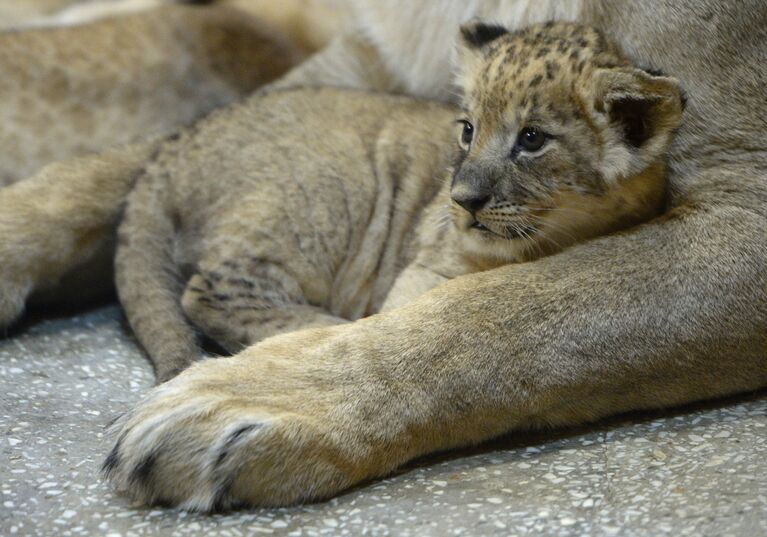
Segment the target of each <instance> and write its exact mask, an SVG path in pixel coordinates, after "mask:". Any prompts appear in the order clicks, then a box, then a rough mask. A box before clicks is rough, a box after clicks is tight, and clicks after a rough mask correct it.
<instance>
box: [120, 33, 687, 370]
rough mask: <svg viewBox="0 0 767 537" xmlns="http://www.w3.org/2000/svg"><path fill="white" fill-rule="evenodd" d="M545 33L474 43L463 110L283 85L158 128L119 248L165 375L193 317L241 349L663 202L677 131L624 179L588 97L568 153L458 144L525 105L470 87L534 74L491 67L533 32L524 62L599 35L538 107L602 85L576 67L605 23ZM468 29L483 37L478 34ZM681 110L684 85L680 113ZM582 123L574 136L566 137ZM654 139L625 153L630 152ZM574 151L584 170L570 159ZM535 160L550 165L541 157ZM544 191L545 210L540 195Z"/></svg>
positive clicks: (144, 337) (513, 258)
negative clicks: (473, 128)
mask: <svg viewBox="0 0 767 537" xmlns="http://www.w3.org/2000/svg"><path fill="white" fill-rule="evenodd" d="M486 28H487V27H480V28H478V29H474V30H466V31H467V32H470V31H474V32H477V33H481V32H484V33H487V31H488V30H487V29H486ZM535 31H538V32H539V34H535V35H536V36H537V37H536V38H535V39H533V38H531V35H533V34H532V33H529V32H528V34H520V35H517V36H508V37H506V38H505V40H506V48H501V47H495V48H493V49H488V50H487V51H484V52H482V51H480V50H477V51H475V52H472V54H474V55H475V56H477V58H475V60H476V61H475V62H474V63H478V64H479V65H478V66H475V67H477V69H476V70H477V73H474V74H471V75H469V76H470V77H471V78H472V79H473V80H474V82H473V83H465V85H466V87H467V88H469V89H470V91H467V98H466V102H465V103H464V104H465V106H464V109H463V110H461V111H459V110H458V109H455V108H452V107H449V106H446V105H442V104H438V103H431V102H426V101H422V100H416V99H411V98H406V97H397V96H392V95H383V94H372V93H361V92H357V91H351V90H341V89H330V88H325V89H294V90H287V91H274V92H271V93H267V94H266V95H263V96H257V97H253V98H250V99H248V100H247V101H246V102H244V103H243V104H241V105H238V106H235V107H231V108H229V109H226V110H224V111H221V112H219V113H216V114H214V115H213V116H212V117H210V118H209V119H207V120H205V121H203V122H201V123H200V124H198V125H197V127H196V128H194V129H190V130H189V131H186V132H184V133H183V134H182V135H181V136H180V137H179V138H177V139H174V140H171V141H169V142H167V143H165V144H164V145H163V146H162V147H161V148H160V150H159V152H158V155H157V157H156V158H155V159H154V161H153V162H151V163H150V164H149V166H148V167H147V168H146V170H145V172H144V174H143V176H142V177H141V178H139V180H138V182H137V186H136V188H135V190H134V192H133V193H132V195H131V196H130V198H129V202H128V207H127V210H126V214H125V218H124V221H123V223H122V225H121V227H120V232H119V239H120V240H119V246H118V252H117V262H116V269H117V287H118V291H119V294H120V299H121V301H122V304H123V306H124V307H125V310H126V313H127V315H128V318H129V320H130V322H131V325H132V326H133V328H134V330H135V331H136V333H137V335H138V337H139V339H140V340H141V342H142V343H143V345H144V346H145V348H146V349H147V351H148V352H149V354H150V356H151V357H152V358H153V360H154V361H155V365H156V368H157V373H158V377H159V378H160V379H161V380H163V379H167V378H169V377H170V376H172V375H174V374H175V373H176V372H178V371H179V370H181V369H183V368H184V367H186V366H187V365H188V362H189V360H190V357H193V356H196V355H199V349H198V347H197V342H196V335H195V333H194V331H193V330H192V328H191V327H190V326H189V325H188V324H187V322H186V319H189V320H191V321H192V322H193V324H194V325H196V326H197V327H198V328H199V329H201V330H202V331H203V332H204V333H205V334H206V335H208V336H210V337H212V338H213V339H215V340H216V341H218V342H219V343H221V344H222V345H223V346H224V347H226V348H227V349H228V350H232V351H234V350H239V349H240V348H242V347H243V346H246V345H249V344H252V343H255V342H256V341H259V340H261V339H263V338H265V337H268V336H271V335H275V334H278V333H281V332H287V331H293V330H297V329H300V328H306V327H311V326H321V325H327V324H336V323H339V322H343V321H344V320H354V319H358V318H360V317H362V316H365V315H368V314H372V313H376V312H378V311H381V310H382V309H390V308H394V307H399V306H401V305H403V304H405V303H407V302H409V301H410V300H412V299H414V298H415V297H417V296H419V295H420V294H422V293H423V292H425V291H428V290H429V289H431V288H433V287H435V286H436V285H438V284H440V283H442V282H443V281H445V280H447V279H450V278H453V277H456V276H459V275H463V274H467V273H471V272H476V271H480V270H485V269H489V268H494V267H497V266H500V265H501V264H505V263H509V262H519V261H526V260H531V259H534V258H535V257H539V256H541V255H545V254H547V253H552V252H554V251H557V250H558V249H561V248H562V247H564V246H567V245H568V244H572V243H573V242H577V241H579V240H583V239H587V238H590V237H593V236H597V235H600V234H604V233H608V232H611V231H614V230H616V229H621V228H623V227H626V226H628V225H631V224H634V223H637V222H641V221H643V220H645V219H647V218H649V217H651V216H653V215H654V214H656V213H657V211H658V208H659V206H660V204H661V202H662V198H663V191H664V165H663V162H664V158H665V152H664V150H665V149H666V148H667V145H668V140H669V139H670V136H668V135H666V134H663V137H662V139H660V140H656V141H655V142H654V145H653V147H655V148H656V149H657V151H656V152H655V153H653V154H652V158H650V157H647V158H644V160H643V162H642V163H641V165H637V166H634V168H635V169H632V172H631V173H630V174H628V172H626V173H624V175H622V176H617V175H613V176H607V175H606V173H605V172H604V171H603V170H602V168H600V166H601V165H602V162H603V160H604V157H603V155H604V154H610V152H611V151H613V152H614V151H617V150H618V149H620V148H621V147H623V145H624V141H623V140H622V139H621V136H620V135H618V134H615V133H613V130H614V129H613V127H614V124H613V123H614V122H613V121H612V120H610V121H608V120H605V121H604V125H603V126H602V127H601V131H600V132H599V134H598V135H596V136H595V138H599V139H602V140H603V141H602V142H601V145H600V146H599V148H598V150H596V151H595V150H594V148H593V147H589V146H588V145H587V144H588V141H584V140H585V136H582V135H581V133H580V131H579V130H578V128H579V126H580V127H582V126H583V125H585V124H587V123H588V121H587V120H586V119H584V118H583V117H582V116H585V115H587V114H590V113H592V112H591V110H590V109H589V110H583V111H573V112H571V113H570V114H569V116H571V117H572V118H577V119H575V120H574V121H573V123H572V124H568V125H566V126H565V127H559V128H560V131H558V132H559V133H560V134H559V135H558V136H557V141H556V144H559V145H554V147H553V149H552V151H553V152H554V153H557V152H558V153H559V154H561V155H564V157H562V156H560V157H556V156H554V157H552V156H551V155H550V154H549V153H550V152H548V151H547V152H546V153H545V154H544V157H545V158H541V159H540V161H539V160H538V159H537V157H536V156H535V155H527V156H524V159H525V160H521V161H519V162H518V161H517V160H518V159H516V157H509V156H508V155H507V150H506V149H505V148H504V147H502V148H501V150H500V151H495V152H494V155H489V156H488V155H486V154H482V153H477V151H474V149H473V148H472V150H471V151H469V150H468V149H467V148H463V149H461V147H460V146H459V144H458V143H456V140H455V122H456V119H457V118H458V117H460V116H459V114H466V113H468V111H470V112H471V113H473V114H474V115H476V116H477V117H479V116H480V115H481V114H491V115H492V113H493V112H494V111H495V112H497V113H503V114H507V115H508V114H511V116H513V117H516V114H518V113H519V110H520V107H519V106H517V105H515V104H514V103H511V104H510V103H509V102H507V101H504V100H503V99H502V98H501V97H500V96H495V97H493V98H492V99H491V100H487V99H482V98H477V96H476V95H475V94H476V93H477V92H479V94H480V95H482V92H483V91H488V90H487V89H480V90H475V89H474V88H475V87H476V86H479V85H480V84H484V85H485V86H486V87H487V88H490V89H493V88H495V87H496V86H497V85H498V83H499V81H500V82H502V83H508V84H509V86H510V87H514V86H513V85H511V83H514V82H519V83H518V84H517V86H518V87H519V88H523V87H527V86H526V85H527V84H528V82H526V81H525V80H526V79H527V78H530V76H527V74H526V73H525V72H524V71H520V69H516V70H515V69H513V68H510V69H507V70H502V71H497V72H496V73H495V74H494V75H492V76H488V75H487V74H486V71H487V70H486V69H483V68H482V66H483V65H488V64H489V65H494V64H496V63H497V57H498V56H499V55H502V56H508V55H509V54H508V50H510V49H511V48H515V47H516V48H519V47H520V46H521V45H520V43H522V42H524V43H528V42H529V50H525V51H524V54H522V55H521V56H520V57H517V58H514V61H517V62H524V61H526V60H525V58H528V57H534V56H535V53H536V47H547V48H548V49H549V50H550V47H551V45H550V39H548V38H547V37H546V36H554V37H555V38H557V39H561V40H563V41H567V42H568V43H573V46H576V45H575V43H579V42H580V41H582V40H583V39H584V36H585V35H588V36H590V37H591V42H592V45H591V46H592V47H594V49H595V50H596V52H593V53H590V54H586V50H585V48H586V45H577V46H580V47H582V48H584V50H583V51H582V52H581V54H579V58H570V54H571V52H570V49H569V48H568V49H567V50H566V51H564V52H563V53H562V55H563V57H564V58H565V60H563V62H562V63H561V65H560V67H559V70H560V72H565V74H560V76H559V77H558V78H556V79H554V78H553V77H552V79H551V83H550V84H548V85H547V84H546V83H541V81H540V80H539V81H538V83H537V84H536V85H538V84H539V85H540V86H541V88H544V89H540V88H537V89H536V88H532V86H530V87H527V90H528V93H529V95H530V96H531V100H532V101H533V102H536V103H538V105H539V106H541V107H546V109H547V110H551V109H552V107H553V109H556V107H557V106H559V103H558V101H557V99H559V100H564V101H566V100H567V99H575V98H576V97H579V96H580V98H583V99H587V100H589V102H590V100H591V99H593V98H595V97H594V96H593V94H594V93H595V91H596V92H597V93H598V91H597V90H600V89H602V87H601V86H597V87H596V90H595V89H594V88H592V87H591V83H590V81H589V80H590V78H589V77H588V76H587V75H585V74H584V73H585V72H584V66H581V68H580V69H577V68H576V67H577V66H578V65H579V64H581V63H585V64H586V65H585V68H586V69H595V70H596V69H599V68H601V64H602V63H604V61H605V60H604V58H603V55H600V54H601V48H599V47H601V46H602V45H601V44H600V39H601V37H600V36H598V34H596V33H594V32H591V31H589V30H586V29H582V28H579V27H575V26H567V25H559V26H551V27H547V28H546V29H539V30H535ZM531 32H532V30H531ZM546 32H548V33H546ZM588 32H591V33H588ZM540 36H543V37H540ZM467 39H469V40H470V41H473V42H474V44H470V45H469V46H471V47H475V45H477V43H476V36H475V37H472V36H469V37H468V38H467ZM518 42H519V43H518ZM477 46H478V45H477ZM482 47H484V44H482V45H481V46H479V48H482ZM604 54H607V60H606V61H607V62H608V64H609V65H611V66H612V65H613V64H614V65H615V66H616V68H618V67H619V68H621V69H623V70H622V71H620V73H618V71H616V73H618V74H616V76H621V77H624V78H625V77H629V78H630V80H631V81H633V80H634V79H635V78H636V77H637V76H638V77H640V79H641V81H642V83H646V82H647V81H646V80H645V78H648V79H649V77H648V75H646V74H644V73H642V74H641V75H638V74H636V73H634V72H633V70H632V71H626V70H625V69H624V68H627V67H628V66H627V62H625V60H623V59H622V57H620V56H619V55H618V53H617V52H613V51H607V52H605V53H604ZM566 58H570V59H569V60H567V59H566ZM546 60H547V61H549V62H551V61H552V60H551V59H550V58H548V57H546ZM568 62H569V63H568ZM600 62H601V63H600ZM571 65H572V66H573V67H572V72H570V66H571ZM611 68H612V67H611ZM603 71H604V69H603ZM483 72H484V73H485V74H484V75H483V74H482V73H483ZM602 74H604V73H602ZM607 74H615V73H613V72H612V71H609V72H607ZM584 77H585V78H586V79H587V81H586V82H584V81H583V80H580V79H581V78H584ZM597 78H598V77H597ZM517 79H519V80H517ZM621 80H623V78H621ZM658 80H659V79H654V80H653V81H652V82H653V84H656V85H658V84H661V85H663V87H666V86H668V87H670V88H671V90H669V91H671V92H672V93H673V89H674V88H676V86H675V85H674V83H672V82H669V79H664V80H665V82H663V81H660V82H659V81H658ZM477 81H480V82H477ZM573 81H578V82H579V84H580V85H582V86H584V88H583V90H582V92H581V93H578V94H577V95H575V96H570V95H569V94H563V93H562V88H571V87H573V86H574V84H572V83H571V82H573ZM610 87H612V86H610ZM533 89H535V91H533ZM572 91H574V90H572ZM622 91H623V90H622ZM640 93H641V92H640ZM636 97H637V98H638V97H640V95H639V94H637V95H636ZM596 98H597V99H598V98H601V97H596ZM632 98H633V97H632ZM655 100H663V99H661V98H660V97H658V99H655ZM472 101H477V102H478V103H479V104H477V103H473V104H472ZM653 102H655V101H653ZM467 103H469V104H468V105H467ZM678 108H679V102H678V94H677V103H676V105H675V107H674V106H672V112H673V113H674V114H676V115H675V116H674V117H676V119H677V120H678V115H679V114H678ZM525 110H527V111H528V115H529V114H530V113H529V108H528V109H525ZM533 112H535V111H534V110H533ZM578 114H580V115H581V116H578ZM496 115H497V114H496ZM565 115H568V114H565ZM533 116H534V117H543V116H542V113H541V112H537V113H534V114H533ZM480 121H481V122H480V123H478V125H479V127H478V129H479V133H480V134H481V135H482V136H484V137H485V138H492V137H496V138H498V137H501V135H503V136H506V137H507V134H505V133H507V131H508V130H509V129H508V128H507V125H506V124H504V123H503V122H501V121H499V122H498V125H499V126H498V128H497V129H495V130H494V131H492V130H491V129H490V128H489V127H488V126H489V125H490V124H491V122H490V121H488V120H480ZM515 121H516V120H515ZM525 121H527V120H525ZM594 121H598V118H597V119H595V120H594ZM670 121H672V120H670ZM451 124H452V126H451ZM515 128H517V129H519V128H521V124H520V125H519V126H517V127H515ZM568 129H569V130H568ZM611 129H612V130H611ZM571 133H575V135H577V136H576V138H577V140H576V142H581V145H580V146H578V145H576V146H568V143H572V140H573V137H574V136H573V135H572V134H571ZM664 133H665V131H664ZM613 134H614V136H613V138H615V140H614V141H613V140H611V139H610V138H609V137H610V136H611V135H613ZM658 136H660V135H658ZM656 137H657V136H656ZM513 139H514V138H513V137H512V142H513ZM653 139H654V138H653ZM480 140H481V139H480ZM604 140H606V141H604ZM501 143H502V144H505V143H506V142H505V141H504V140H501ZM554 143H555V142H552V144H554ZM584 144H586V145H584ZM594 144H596V142H595V143H594ZM512 146H513V144H512ZM477 147H478V148H480V149H481V147H482V144H477ZM562 147H564V148H565V149H564V150H563V149H562ZM573 147H576V149H573ZM568 150H569V152H568ZM643 151H645V149H642V150H640V148H639V147H637V148H635V149H632V150H631V151H630V152H628V153H627V154H629V155H632V157H631V158H633V159H635V160H636V159H638V158H640V156H641V155H642V154H643ZM573 154H574V155H575V157H576V162H577V163H578V165H579V166H580V167H572V166H571V167H570V168H568V167H567V166H568V162H571V160H572V157H568V156H569V155H570V156H571V155H573ZM621 154H622V153H621ZM546 155H548V156H546ZM552 158H553V159H554V160H552ZM568 158H571V160H567V159H568ZM613 160H614V159H613ZM477 162H479V163H480V164H481V165H478V164H477ZM538 162H541V163H542V164H541V165H542V166H543V168H540V166H539V168H536V163H538ZM552 162H553V163H554V164H552ZM547 163H548V164H547ZM611 163H612V161H611ZM509 166H511V168H509ZM546 166H548V168H546ZM611 166H613V167H614V165H613V164H611ZM630 166H633V164H631V163H627V164H626V165H625V166H624V168H625V169H626V170H628V169H629V167H630ZM502 167H505V168H503V170H504V171H502V173H500V174H499V172H498V171H497V170H499V169H501V168H502ZM488 170H490V172H488ZM541 170H543V171H541ZM563 170H564V172H563ZM451 173H454V177H453V180H452V184H451V181H450V180H449V176H450V175H451ZM488 173H490V174H492V177H490V176H489V175H488ZM542 174H543V175H542ZM563 174H564V175H563ZM483 177H484V179H483ZM488 177H489V178H488ZM483 180H486V181H490V184H488V186H487V192H488V193H490V192H491V191H492V192H493V194H492V196H490V194H488V196H487V197H486V200H487V204H486V205H485V206H484V207H483V208H478V209H477V210H474V209H471V208H469V209H466V208H465V205H466V202H465V201H458V200H456V196H458V195H459V194H460V195H465V194H466V192H467V191H470V190H471V189H472V188H475V187H478V185H479V182H481V181H483ZM480 186H481V185H480ZM482 188H485V187H484V186H483V187H482ZM519 192H521V194H519ZM451 196H452V198H453V200H454V201H455V203H453V201H451ZM563 200H564V201H563ZM483 203H484V202H483ZM459 204H460V205H461V206H460V207H459ZM542 204H547V205H548V208H547V209H546V211H548V212H544V211H542V210H541V209H540V208H539V207H536V206H537V205H542ZM462 207H463V208H462ZM562 214H564V216H562ZM536 215H538V216H536ZM584 215H585V216H584ZM520 218H521V220H520ZM533 218H535V219H534V220H532V219H533ZM479 224H481V225H479ZM524 229H527V230H528V231H521V232H519V231H515V230H524ZM530 235H532V237H531V236H530ZM552 236H555V237H556V240H555V239H552V238H551V237H552ZM405 267H407V269H406V270H404V272H403V269H405ZM400 273H402V274H401V277H400V278H399V279H397V278H398V276H400ZM395 281H396V283H395Z"/></svg>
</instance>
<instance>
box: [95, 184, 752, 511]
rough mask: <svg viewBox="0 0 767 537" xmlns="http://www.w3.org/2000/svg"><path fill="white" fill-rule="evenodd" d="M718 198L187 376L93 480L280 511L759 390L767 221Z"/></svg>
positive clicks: (148, 497)
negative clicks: (568, 429) (531, 440)
mask: <svg viewBox="0 0 767 537" xmlns="http://www.w3.org/2000/svg"><path fill="white" fill-rule="evenodd" d="M730 177H731V178H730V179H727V180H726V184H730V185H732V184H735V181H736V178H735V176H730ZM758 184H759V182H757V181H753V182H751V183H750V185H751V187H752V189H753V190H752V193H753V192H757V191H758V192H761V193H762V194H761V195H763V196H764V195H767V193H765V191H764V188H763V187H761V189H759V188H758ZM723 196H725V195H724V194H723ZM726 197H728V199H729V200H730V201H731V202H730V203H726V204H725V203H723V204H716V205H714V204H706V203H703V202H701V200H700V199H697V200H696V201H695V205H696V206H693V205H690V206H684V207H679V208H677V209H675V210H674V211H672V212H671V213H670V214H669V215H668V217H666V218H665V219H662V220H659V221H656V222H654V223H652V224H649V225H646V226H643V227H641V228H638V229H636V230H635V231H633V232H631V233H626V234H621V235H614V236H609V237H605V238H602V239H599V240H596V241H593V242H590V243H586V244H582V245H580V246H576V247H573V248H572V249H570V250H567V251H565V252H563V253H561V254H559V255H556V256H552V257H548V258H544V259H541V260H539V261H536V262H532V263H525V264H519V265H509V266H506V267H502V268H500V269H497V270H493V271H488V272H483V273H479V274H474V275H472V276H470V277H463V278H457V279H454V280H451V281H450V282H448V283H446V284H444V285H442V286H440V287H438V288H437V289H435V290H433V291H431V292H429V293H427V294H426V295H424V296H423V297H421V298H419V299H417V300H416V301H415V302H413V303H412V304H411V305H408V306H405V307H404V308H401V309H398V310H396V311H393V312H387V313H383V314H380V315H376V316H373V317H369V318H367V319H364V320H361V321H358V322H355V323H352V324H349V325H343V326H338V327H332V328H325V329H315V330H306V331H301V332H296V333H292V334H285V335H282V336H278V337H275V338H271V339H269V340H267V341H264V342H263V343H261V344H258V345H255V346H253V347H250V348H248V349H247V350H245V351H243V352H242V353H240V354H238V355H237V356H235V357H233V358H227V359H222V360H218V361H216V362H215V363H202V364H197V365H195V366H194V367H192V368H190V369H189V370H188V371H186V372H184V373H182V374H181V375H180V376H179V377H177V378H176V379H175V380H173V381H172V382H171V383H169V384H168V385H167V386H166V387H165V388H163V389H160V390H157V391H155V392H153V393H152V394H150V396H149V397H148V399H146V400H145V401H144V402H143V403H142V404H141V405H139V406H138V407H137V408H136V410H135V411H134V412H133V413H132V414H130V415H129V416H127V417H126V419H125V420H124V421H123V422H122V423H121V424H120V427H121V428H122V433H121V435H120V441H119V443H118V444H117V446H116V447H115V450H114V452H113V454H112V455H111V456H110V457H109V459H108V461H107V470H108V471H109V472H110V474H111V476H112V478H113V480H114V481H115V482H116V483H117V484H118V486H119V487H120V488H122V489H124V490H127V491H128V492H129V493H130V494H131V495H133V496H134V497H136V498H138V499H140V500H141V501H143V502H154V501H160V500H162V501H169V502H171V503H175V504H183V505H186V506H188V507H194V508H198V509H210V508H213V507H214V506H227V505H231V504H232V503H235V502H246V503H249V504H260V505H282V504H288V503H294V502H299V501H304V500H308V499H314V498H323V497H327V496H330V495H332V494H335V493H337V492H339V491H340V490H342V489H343V488H346V487H348V486H351V485H353V484H355V483H358V482H360V481H362V480H366V479H369V478H371V477H374V476H380V475H382V474H386V473H388V472H390V471H391V470H393V469H394V468H396V467H397V466H399V465H400V464H402V463H404V462H405V461H407V460H409V459H411V458H413V457H417V456H419V455H423V454H425V453H428V452H431V451H435V450H443V449H448V448H453V447H457V446H462V445H467V444H472V443H475V442H479V441H481V440H484V439H487V438H490V437H493V436H496V435H499V434H502V433H504V432H508V431H511V430H514V429H519V428H525V427H530V426H540V425H546V426H553V425H562V424H569V425H570V424H575V423H580V422H584V421H590V420H594V419H597V418H600V417H602V416H606V415H610V414H614V413H617V412H621V411H627V410H634V409H642V408H655V407H663V406H669V405H676V404H680V403H685V402H688V401H693V400H696V399H701V398H710V397H714V396H719V395H725V394H730V393H733V392H739V391H744V390H750V389H754V388H758V387H760V386H764V385H765V384H767V368H766V367H765V359H766V356H765V349H767V332H765V330H764V327H765V326H767V260H766V259H765V257H764V256H763V255H759V254H760V253H762V254H763V253H764V252H765V251H767V235H765V233H763V231H764V229H765V228H766V227H767V215H765V214H764V206H763V205H762V206H760V205H759V202H758V200H755V199H753V198H750V196H740V197H738V196H736V195H734V194H733V193H732V191H730V193H729V194H727V195H726ZM712 276H714V277H712ZM743 296H747V297H748V300H747V301H745V300H742V299H739V298H738V297H743ZM467 320H468V321H467ZM467 322H470V324H468V325H467ZM317 364H321V366H318V365H317ZM146 461H151V462H152V463H153V465H151V467H149V468H147V466H146ZM139 467H140V468H141V469H142V471H141V472H137V471H136V468H139ZM139 474H140V475H141V479H136V478H135V476H136V475H139ZM179 476H182V477H179Z"/></svg>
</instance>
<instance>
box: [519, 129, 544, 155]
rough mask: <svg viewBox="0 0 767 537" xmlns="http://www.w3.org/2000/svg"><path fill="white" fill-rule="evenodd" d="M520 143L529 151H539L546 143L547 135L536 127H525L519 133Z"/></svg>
mask: <svg viewBox="0 0 767 537" xmlns="http://www.w3.org/2000/svg"><path fill="white" fill-rule="evenodd" d="M518 143H519V145H520V146H521V147H522V148H523V149H526V150H527V151H538V150H539V149H540V148H541V147H543V144H544V143H546V135H545V134H544V133H543V131H541V130H540V129H536V128H535V127H525V128H524V129H522V131H521V132H520V133H519V141H518Z"/></svg>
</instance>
